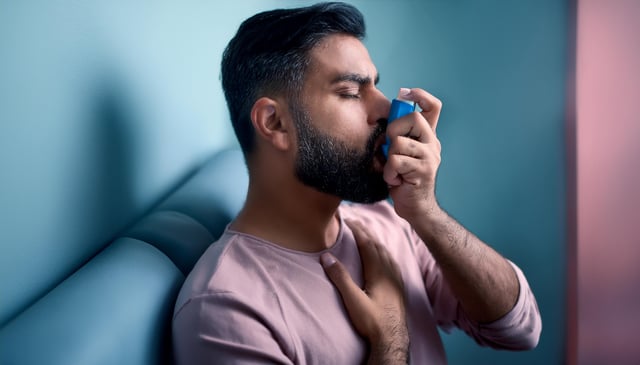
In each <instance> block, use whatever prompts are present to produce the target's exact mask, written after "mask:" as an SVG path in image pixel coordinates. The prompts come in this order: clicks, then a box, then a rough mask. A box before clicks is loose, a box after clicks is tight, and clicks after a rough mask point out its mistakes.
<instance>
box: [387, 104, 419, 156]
mask: <svg viewBox="0 0 640 365" xmlns="http://www.w3.org/2000/svg"><path fill="white" fill-rule="evenodd" d="M415 110H416V103H414V102H413V101H409V100H404V99H402V98H400V96H399V95H398V97H396V98H395V99H393V100H392V101H391V111H390V112H389V118H388V119H387V125H388V124H390V123H391V122H392V121H394V120H395V119H398V118H400V117H402V116H405V115H407V114H409V113H413V112H414V111H415ZM389 143H391V141H389V137H387V141H386V142H385V143H384V144H383V145H382V152H383V153H384V157H389Z"/></svg>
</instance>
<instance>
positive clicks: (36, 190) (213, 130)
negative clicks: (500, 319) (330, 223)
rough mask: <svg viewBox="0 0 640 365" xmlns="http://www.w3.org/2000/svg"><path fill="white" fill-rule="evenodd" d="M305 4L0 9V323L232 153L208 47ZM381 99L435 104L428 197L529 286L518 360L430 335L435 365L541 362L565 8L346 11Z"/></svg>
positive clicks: (548, 310) (554, 343) (561, 235)
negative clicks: (423, 97)
mask: <svg viewBox="0 0 640 365" xmlns="http://www.w3.org/2000/svg"><path fill="white" fill-rule="evenodd" d="M310 3H311V2H308V1H234V2H223V3H219V2H214V1H194V0H191V1H181V2H170V1H109V2H107V1H103V2H100V1H83V2H80V1H71V0H67V1H48V2H40V1H33V0H25V1H14V2H2V3H0V52H1V56H0V80H1V81H0V167H1V168H0V173H1V180H0V181H1V189H0V245H1V246H0V296H1V298H2V299H1V300H0V326H2V325H4V324H6V323H7V322H8V321H9V320H10V319H11V318H13V317H14V316H16V315H17V314H18V313H20V311H21V310H22V309H23V308H25V307H26V306H28V305H29V304H30V303H32V302H34V301H35V300H37V299H38V298H40V297H41V296H43V295H44V294H46V293H47V292H48V291H49V290H51V289H52V288H53V287H54V286H56V285H57V284H58V283H59V282H61V280H63V279H64V277H66V276H67V275H69V274H70V273H72V272H73V271H75V270H76V269H77V268H78V267H80V266H81V265H82V264H83V263H85V262H86V261H87V260H89V259H90V258H91V257H93V256H94V255H95V254H96V253H97V252H98V251H99V250H101V249H102V248H103V247H105V245H106V244H107V243H108V242H109V241H110V240H111V239H112V238H113V237H114V236H115V235H116V234H117V233H118V232H120V231H122V230H123V229H124V228H126V227H127V226H128V225H129V224H131V223H132V222H134V221H135V220H136V218H138V217H140V216H142V215H143V214H144V213H145V212H147V211H148V210H149V209H150V208H151V207H152V206H153V204H154V203H156V202H158V201H159V200H160V199H161V198H162V197H163V196H165V195H166V194H168V193H169V192H170V191H171V190H172V189H173V188H174V187H175V186H177V185H178V184H179V183H180V182H181V181H183V180H184V179H185V178H186V177H187V176H189V174H190V173H191V172H192V171H193V170H194V169H195V168H197V166H199V164H200V163H202V162H203V161H204V160H205V159H206V158H207V157H209V156H210V155H211V154H212V153H214V152H215V151H217V150H220V149H222V148H224V147H227V146H230V145H235V143H236V142H235V137H234V136H233V132H232V130H231V128H230V125H229V122H228V113H227V109H226V105H225V102H224V98H223V95H222V90H221V87H220V82H219V71H220V69H219V64H220V58H221V54H222V50H223V49H224V46H225V45H226V43H227V42H228V40H229V39H230V38H231V37H232V35H233V34H234V33H235V31H236V29H237V27H238V25H239V24H240V22H241V21H242V20H243V19H245V18H247V17H248V16H250V15H252V14H254V13H255V12H257V11H261V10H266V9H270V8H274V7H288V6H298V5H303V4H310ZM352 3H353V4H355V5H356V6H358V8H359V9H360V10H361V11H362V12H363V13H364V15H365V19H366V21H367V26H368V36H367V39H366V41H365V43H366V45H367V47H368V48H369V50H370V53H371V56H372V58H373V60H374V62H375V63H376V65H377V67H378V70H379V72H380V74H381V82H380V85H379V87H380V88H381V90H382V91H383V92H384V93H385V94H386V95H387V96H388V97H389V98H391V97H393V96H394V95H395V94H396V93H397V89H398V88H400V87H421V88H424V89H426V90H428V91H430V92H431V93H433V94H434V95H436V96H437V97H439V98H440V99H441V100H442V101H443V103H444V109H443V112H442V115H441V118H440V123H439V127H438V136H439V138H440V139H441V141H442V145H443V154H442V158H443V159H442V165H441V168H440V173H439V177H438V190H437V194H438V197H439V199H440V201H441V204H442V205H443V206H444V207H445V209H447V210H448V211H449V212H450V213H451V214H452V215H453V216H455V217H456V218H457V219H458V220H459V221H461V222H462V223H463V224H464V225H465V226H466V227H468V228H469V229H471V230H472V231H473V232H474V233H476V234H477V235H478V236H479V237H480V238H482V239H483V240H484V241H486V242H488V243H489V244H490V245H492V246H493V247H495V248H496V249H497V250H498V251H499V252H501V253H502V254H504V255H505V256H506V257H508V258H510V259H512V260H513V261H515V262H516V263H517V264H518V265H519V266H520V267H521V268H522V269H523V271H524V272H525V274H527V277H528V279H529V282H530V284H531V286H532V288H533V289H534V292H535V293H536V295H537V298H538V304H539V306H540V311H541V313H542V317H543V333H542V338H541V342H540V344H539V346H538V348H537V349H536V350H534V351H531V352H526V353H509V352H503V351H495V350H490V349H483V348H480V347H478V346H476V345H475V344H474V343H473V342H472V340H470V339H468V338H467V337H466V336H464V335H463V334H461V333H458V332H456V333H454V334H451V335H447V334H444V340H445V344H446V346H447V352H448V356H449V359H450V363H451V364H514V363H517V364H557V363H562V362H563V358H564V342H565V294H564V293H565V287H566V284H565V280H566V274H565V269H566V267H565V262H566V257H565V246H566V228H565V227H566V222H565V220H566V218H565V217H566V206H565V205H566V204H565V201H566V197H565V196H566V192H565V179H566V177H565V166H564V164H565V154H564V150H565V146H564V141H565V136H564V116H565V107H564V105H565V102H566V100H565V95H566V87H565V84H566V79H567V76H566V73H567V63H568V59H567V54H568V49H569V48H568V44H567V43H568V40H567V39H568V26H569V23H568V20H569V14H568V4H567V2H565V1H556V0H538V1H533V0H529V1H517V2H515V1H506V0H503V1H498V0H487V1H482V2H477V1H470V0H466V1H465V0H462V1H393V2H392V1H353V2H352Z"/></svg>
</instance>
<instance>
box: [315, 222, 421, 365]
mask: <svg viewBox="0 0 640 365" xmlns="http://www.w3.org/2000/svg"><path fill="white" fill-rule="evenodd" d="M347 225H348V226H349V228H351V231H352V232H353V235H354V237H355V240H356V244H357V245H358V250H359V251H360V258H361V260H362V271H363V274H364V282H365V283H364V289H361V288H360V287H358V285H357V284H356V283H355V282H354V281H353V279H352V278H351V276H350V275H349V272H348V271H347V269H346V268H345V267H344V266H343V265H342V263H340V262H339V261H337V260H336V258H335V257H334V256H333V255H331V254H330V253H325V254H323V255H322V256H321V258H320V259H321V262H322V266H323V267H324V269H325V272H326V273H327V276H329V278H330V279H331V281H332V282H333V284H334V285H335V286H336V288H338V291H339V292H340V295H341V296H342V300H343V302H344V305H345V307H346V309H347V312H348V313H349V317H350V318H351V322H352V323H353V326H354V327H355V329H356V330H357V331H358V332H359V333H360V334H361V335H362V336H363V337H365V338H366V339H367V340H368V341H369V345H370V347H371V349H370V350H371V352H370V354H369V364H406V363H407V356H408V350H409V335H408V331H407V325H406V317H405V304H404V286H403V283H402V276H401V274H400V270H399V268H398V265H397V264H396V262H395V261H394V260H393V258H392V257H391V256H390V255H389V252H388V251H387V249H386V248H385V247H384V246H383V245H381V244H380V243H379V242H377V241H376V240H375V239H374V238H373V237H371V235H370V234H369V233H368V232H367V231H366V230H365V228H364V227H363V226H362V224H361V223H359V222H354V221H347Z"/></svg>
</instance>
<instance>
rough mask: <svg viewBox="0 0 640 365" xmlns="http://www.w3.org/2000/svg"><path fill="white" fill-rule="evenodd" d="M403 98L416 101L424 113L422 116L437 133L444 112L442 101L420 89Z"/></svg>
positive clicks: (411, 91) (415, 89) (413, 90)
mask: <svg viewBox="0 0 640 365" xmlns="http://www.w3.org/2000/svg"><path fill="white" fill-rule="evenodd" d="M402 97H403V98H405V99H409V100H411V101H415V102H416V103H417V104H418V106H420V109H422V111H421V112H420V114H422V115H423V116H424V118H425V119H426V120H427V121H428V122H429V126H430V127H431V129H432V130H433V131H434V132H435V130H436V127H437V126H438V119H439V118H440V111H441V110H442V101H440V99H438V98H436V97H435V96H433V95H431V94H430V93H428V92H427V91H425V90H422V89H419V88H413V89H410V92H409V93H408V94H403V95H402Z"/></svg>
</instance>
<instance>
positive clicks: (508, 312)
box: [173, 3, 541, 364]
mask: <svg viewBox="0 0 640 365" xmlns="http://www.w3.org/2000/svg"><path fill="white" fill-rule="evenodd" d="M364 34H365V28H364V21H363V19H362V15H361V14H360V13H359V12H358V11H357V10H356V9H355V8H353V7H352V6H349V5H345V4H340V3H326V4H318V5H314V6H311V7H307V8H299V9H289V10H274V11H269V12H264V13H260V14H257V15H255V16H253V17H251V18H249V19H248V20H246V21H245V22H244V23H243V24H242V25H241V26H240V28H239V30H238V32H237V34H236V35H235V37H234V38H233V39H232V40H231V42H230V43H229V45H228V46H227V49H226V50H225V53H224V56H223V61H222V83H223V88H224V91H225V96H226V98H227V103H228V106H229V110H230V114H231V120H232V123H233V127H234V129H235V132H236V135H237V137H238V140H239V142H240V145H241V147H242V150H243V152H244V156H245V159H246V163H247V166H248V170H249V181H250V183H249V190H248V193H247V199H246V202H245V205H244V207H243V209H242V210H241V212H240V213H239V215H238V217H237V218H236V219H235V220H234V221H233V222H232V223H231V224H230V225H229V226H228V228H227V230H226V231H225V232H224V234H223V235H222V237H221V238H220V239H219V240H218V242H216V243H215V244H213V245H212V246H211V247H210V248H209V249H208V250H207V251H206V252H205V253H204V255H203V256H202V258H201V259H200V260H199V262H198V263H197V264H196V266H195V267H194V269H193V271H192V272H191V274H190V275H189V277H188V279H187V280H186V282H185V284H184V286H183V288H182V291H181V293H180V296H179V298H178V301H177V303H176V310H175V315H174V321H173V339H174V346H175V353H176V358H177V361H178V363H179V364H206V363H211V364H214V363H215V364H223V363H282V364H293V363H296V364H360V363H362V362H364V361H366V360H368V361H369V363H372V364H375V363H390V364H400V363H407V362H411V363H415V364H443V363H446V357H445V354H444V349H443V345H442V342H441V340H440V337H439V334H438V331H437V327H438V326H440V327H442V328H444V329H445V330H448V329H450V328H452V327H454V326H457V327H459V328H461V329H463V330H464V331H465V332H467V333H468V334H469V335H470V336H472V337H473V338H474V339H475V340H476V341H477V342H478V343H480V344H482V345H487V346H492V347H496V348H505V349H514V350H522V349H529V348H533V347H535V346H536V344H537V341H538V338H539V334H540V330H541V321H540V315H539V312H538V309H537V306H536V302H535V299H534V297H533V294H532V293H531V290H530V288H529V286H528V284H527V282H526V280H525V278H524V276H523V274H522V273H521V271H520V270H519V269H518V268H517V267H516V266H515V265H513V264H512V263H510V262H509V261H507V260H506V259H504V258H503V257H501V256H500V255H499V254H498V253H496V252H495V251H494V250H492V249H491V248H490V247H488V246H487V245H485V244H484V243H482V242H481V241H480V240H479V239H478V238H477V237H475V236H474V235H473V234H471V233H470V232H469V231H467V230H466V229H465V228H463V227H462V226H461V225H460V224H459V223H457V222H456V221H455V220H454V219H453V218H451V217H449V216H448V215H447V213H445V212H444V211H443V210H442V209H441V208H440V206H439V205H438V202H437V200H436V196H435V181H436V172H437V169H438V166H439V164H440V142H439V141H438V139H437V136H436V127H437V124H438V117H439V114H440V109H441V103H440V101H439V100H438V99H436V98H435V97H434V96H432V95H430V94H429V93H428V92H426V91H424V90H422V89H417V88H416V89H401V94H402V97H403V98H404V99H407V100H412V101H415V102H416V103H417V104H418V105H419V107H420V109H421V111H420V112H414V113H412V114H409V115H407V116H404V117H402V118H400V119H397V120H395V121H394V122H393V123H391V124H390V125H388V126H387V125H386V124H387V123H386V119H385V118H386V116H387V115H388V113H389V105H390V103H389V101H388V100H387V99H386V98H385V96H384V95H383V94H382V93H381V92H380V91H379V90H378V89H377V88H376V83H377V80H378V74H377V70H376V68H375V66H374V64H373V62H372V61H371V59H370V57H369V54H368V52H367V50H366V48H365V47H364V45H363V44H362V42H361V39H362V38H363V37H364ZM385 137H388V138H389V139H390V141H391V143H390V147H389V152H388V159H387V158H385V156H384V155H383V154H382V151H381V145H382V144H383V143H384V141H385ZM388 197H391V199H392V200H393V206H392V205H390V204H389V203H388V202H387V201H386V198H388ZM343 200H347V201H350V202H352V203H348V204H347V203H343V202H342V201H343Z"/></svg>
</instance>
